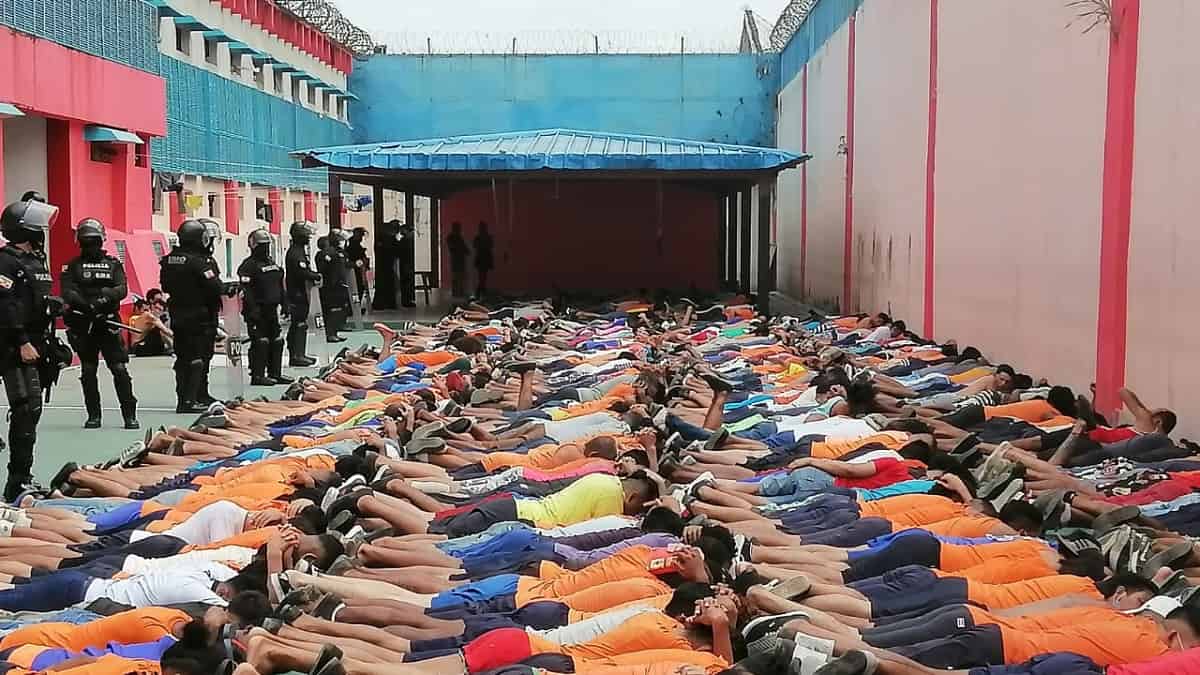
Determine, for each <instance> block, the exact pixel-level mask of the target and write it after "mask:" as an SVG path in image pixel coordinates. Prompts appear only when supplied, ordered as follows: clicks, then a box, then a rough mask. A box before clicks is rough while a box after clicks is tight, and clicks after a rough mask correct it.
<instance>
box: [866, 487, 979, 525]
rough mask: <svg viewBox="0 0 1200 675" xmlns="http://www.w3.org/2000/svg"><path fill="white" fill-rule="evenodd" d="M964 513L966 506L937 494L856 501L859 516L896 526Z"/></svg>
mask: <svg viewBox="0 0 1200 675" xmlns="http://www.w3.org/2000/svg"><path fill="white" fill-rule="evenodd" d="M966 513H967V507H965V506H963V505H962V504H959V503H958V502H956V501H954V500H952V499H948V498H946V497H939V496H937V495H897V496H895V497H888V498H886V499H876V500H875V501H870V502H861V503H859V516H861V517H863V518H871V517H874V518H885V519H887V520H890V521H892V525H893V526H894V527H895V528H897V529H899V528H905V527H921V526H922V525H928V524H929V523H936V522H938V521H939V520H946V519H947V518H954V517H956V516H962V515H966Z"/></svg>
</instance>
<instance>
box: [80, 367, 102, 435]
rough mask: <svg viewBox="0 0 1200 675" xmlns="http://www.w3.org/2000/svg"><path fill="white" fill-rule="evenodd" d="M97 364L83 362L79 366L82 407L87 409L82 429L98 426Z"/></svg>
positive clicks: (98, 385)
mask: <svg viewBox="0 0 1200 675" xmlns="http://www.w3.org/2000/svg"><path fill="white" fill-rule="evenodd" d="M98 367H99V364H96V363H83V364H80V366H79V386H80V388H82V389H83V407H84V408H85V409H86V410H87V421H86V422H84V423H83V428H84V429H99V428H100V424H101V422H100V410H101V405H100V383H99V381H98V380H97V378H96V369H97V368H98Z"/></svg>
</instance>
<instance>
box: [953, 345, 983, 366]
mask: <svg viewBox="0 0 1200 675" xmlns="http://www.w3.org/2000/svg"><path fill="white" fill-rule="evenodd" d="M982 359H983V354H982V353H981V352H980V351H979V350H978V349H976V348H974V347H967V348H966V349H964V350H962V352H961V353H960V354H959V355H958V359H957V361H956V362H957V363H962V362H963V361H980V360H982Z"/></svg>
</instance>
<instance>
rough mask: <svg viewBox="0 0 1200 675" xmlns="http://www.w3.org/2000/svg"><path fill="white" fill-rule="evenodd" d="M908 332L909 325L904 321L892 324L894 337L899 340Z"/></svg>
mask: <svg viewBox="0 0 1200 675" xmlns="http://www.w3.org/2000/svg"><path fill="white" fill-rule="evenodd" d="M907 332H908V324H906V323H904V322H903V321H893V322H892V337H894V338H897V337H901V336H903V335H904V334H905V333H907Z"/></svg>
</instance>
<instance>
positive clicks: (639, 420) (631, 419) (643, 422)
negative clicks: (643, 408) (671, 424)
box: [621, 410, 654, 433]
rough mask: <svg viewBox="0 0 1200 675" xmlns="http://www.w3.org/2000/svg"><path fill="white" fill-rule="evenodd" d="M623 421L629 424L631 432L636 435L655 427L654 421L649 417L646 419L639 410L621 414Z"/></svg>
mask: <svg viewBox="0 0 1200 675" xmlns="http://www.w3.org/2000/svg"><path fill="white" fill-rule="evenodd" d="M621 421H622V422H624V423H625V424H628V425H629V430H630V431H631V432H634V433H637V432H638V431H641V430H642V429H644V428H646V427H649V426H654V422H653V420H651V419H650V418H649V417H646V416H645V415H644V414H642V413H641V412H639V410H628V411H626V412H623V413H621Z"/></svg>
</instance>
